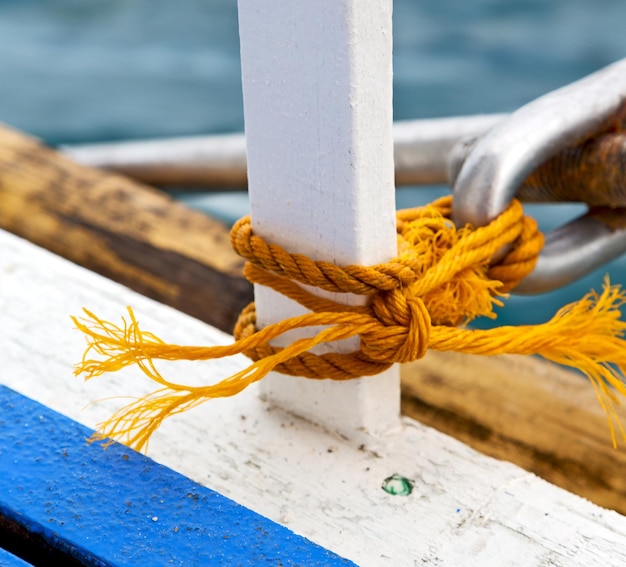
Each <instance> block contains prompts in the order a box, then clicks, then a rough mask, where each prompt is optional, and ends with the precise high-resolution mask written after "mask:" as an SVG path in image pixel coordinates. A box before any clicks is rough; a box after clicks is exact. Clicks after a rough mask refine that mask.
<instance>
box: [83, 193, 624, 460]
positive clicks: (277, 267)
mask: <svg viewBox="0 0 626 567" xmlns="http://www.w3.org/2000/svg"><path fill="white" fill-rule="evenodd" d="M451 202H452V201H451V198H444V199H440V200H438V201H436V202H434V203H432V204H431V205H428V206H426V207H420V208H416V209H410V210H406V211H400V212H399V213H398V256H397V257H396V258H394V259H393V260H391V261H390V262H386V263H384V264H379V265H376V266H369V267H365V266H337V265H335V264H332V263H330V262H320V261H317V262H316V261H313V260H311V259H310V258H308V257H306V256H303V255H299V254H289V253H288V252H287V251H286V250H284V249H283V248H281V247H280V246H277V245H273V244H267V243H266V242H265V241H264V240H263V239H262V238H260V237H259V236H257V235H255V234H254V233H253V231H252V228H251V225H250V219H249V218H244V219H241V220H240V221H239V222H238V223H237V224H236V225H235V226H234V227H233V230H232V233H231V237H232V238H231V241H232V245H233V248H234V249H235V251H236V252H237V253H238V254H240V255H241V256H242V257H244V258H245V259H246V260H247V261H248V263H247V265H246V268H245V272H244V273H245V275H246V277H247V278H248V279H249V280H250V281H251V282H253V283H257V284H261V285H265V286H269V287H271V288H273V289H274V290H276V291H278V292H280V293H282V294H283V295H285V296H287V297H289V298H291V299H293V300H295V301H297V302H298V303H300V304H302V305H303V306H304V307H306V308H307V309H308V310H309V311H310V313H307V314H305V315H301V316H299V317H292V318H290V319H287V320H284V321H280V322H278V323H275V324H273V325H269V326H268V327H265V328H264V329H260V330H258V329H257V328H256V325H255V323H256V315H255V311H254V304H251V305H249V306H248V307H247V308H246V309H244V311H243V312H242V314H241V315H240V318H239V321H238V322H237V325H236V328H235V338H236V342H235V343H234V344H232V345H227V346H210V347H207V346H195V347H192V346H181V345H172V344H167V343H165V342H163V341H162V340H161V339H159V338H158V337H156V336H155V335H153V334H152V333H149V332H146V331H142V330H140V329H139V325H138V323H137V320H136V318H135V315H134V313H133V311H132V309H131V308H130V307H129V308H128V314H129V319H128V320H126V319H124V318H123V324H122V326H117V325H114V324H112V323H109V322H107V321H103V320H101V319H99V318H98V317H97V316H96V315H94V314H93V313H91V312H89V311H87V310H85V314H86V317H84V318H82V319H80V320H79V319H77V318H73V320H74V323H75V324H76V326H77V327H78V329H80V330H81V331H82V332H83V333H84V334H85V335H86V337H87V341H88V347H87V350H86V351H85V354H84V356H83V359H82V361H81V362H80V363H79V364H78V365H77V368H76V374H81V373H84V374H85V375H86V378H87V379H89V378H92V377H94V376H99V375H101V374H103V373H105V372H111V371H116V370H119V369H121V368H124V367H125V366H128V365H130V364H137V365H138V366H139V367H140V368H141V369H142V371H143V372H144V373H145V374H146V375H147V376H148V377H149V378H151V379H152V380H154V381H155V382H157V383H158V384H159V385H160V386H161V387H160V389H159V390H157V391H155V392H153V393H151V394H149V395H147V396H145V397H143V398H141V399H138V400H136V401H135V402H134V403H132V404H130V405H129V406H126V407H124V408H121V409H120V410H118V411H117V412H116V413H115V414H114V415H113V416H112V417H111V418H110V419H109V420H107V421H106V422H105V423H104V424H102V425H101V427H100V428H99V432H98V433H96V435H95V438H96V439H118V440H120V441H121V442H123V443H126V444H128V445H130V446H132V447H134V448H136V449H138V450H141V449H144V448H146V447H147V443H148V440H149V438H150V436H151V435H152V433H153V432H154V431H155V430H156V429H157V428H158V427H159V425H160V424H161V423H162V422H163V420H164V419H165V418H167V417H169V416H171V415H174V414H176V413H180V412H183V411H186V410H188V409H190V408H192V407H195V406H197V405H199V404H201V403H203V402H205V401H207V400H209V399H211V398H217V397H226V396H232V395H235V394H237V393H239V392H241V391H242V390H243V389H244V388H246V387H247V386H249V385H250V384H252V383H253V382H257V381H258V380H261V379H262V378H263V377H264V376H266V375H267V374H268V373H269V372H271V371H279V372H283V373H286V374H291V375H296V376H304V377H307V378H311V379H333V380H349V379H352V378H356V377H359V376H369V375H373V374H377V373H379V372H381V371H382V370H384V369H385V368H387V367H389V366H390V365H391V364H394V363H396V362H409V361H412V360H416V359H418V358H421V357H422V356H424V354H425V353H426V350H427V349H434V350H439V351H446V350H455V351H459V352H465V353H472V354H482V355H494V354H504V353H509V354H526V355H527V354H539V355H541V356H543V357H544V358H546V359H548V360H552V361H554V362H557V363H559V364H565V365H569V366H572V367H576V368H579V369H580V370H581V371H583V372H584V373H585V374H586V375H587V376H588V377H589V379H590V381H591V382H592V384H593V386H594V388H595V391H596V393H597V395H598V398H599V400H600V403H601V404H602V407H603V408H604V409H605V411H606V412H607V415H608V418H609V425H610V429H611V433H612V437H613V443H614V445H615V433H614V423H615V424H617V425H618V427H620V429H621V424H620V423H619V420H618V419H617V414H616V411H615V405H614V404H616V403H618V398H617V397H616V393H620V394H623V395H626V386H625V385H624V382H623V381H622V380H623V372H624V368H626V342H625V341H624V332H625V330H626V323H624V322H623V321H621V320H620V315H621V313H620V311H619V308H620V307H621V305H623V304H624V303H625V302H626V295H625V294H624V293H623V292H622V291H621V290H620V289H619V288H618V287H612V286H610V285H609V284H608V282H606V284H605V286H604V290H603V292H602V293H601V294H597V293H595V292H591V293H590V294H588V295H586V296H585V297H584V298H583V299H581V300H580V301H578V302H577V303H573V304H571V305H568V306H566V307H564V308H562V309H561V310H560V311H559V312H558V313H557V314H556V315H555V316H554V317H553V318H552V319H551V320H550V321H548V322H547V323H544V324H542V325H530V326H519V327H510V326H507V327H499V328H494V329H490V330H471V329H467V328H465V327H464V326H463V325H465V324H466V323H468V322H469V321H471V320H472V319H473V318H475V317H478V316H487V317H491V318H495V314H494V312H493V307H494V305H502V302H501V300H500V298H501V297H503V296H504V294H505V293H506V292H507V291H508V290H510V289H512V288H513V287H515V285H516V284H517V283H518V282H519V281H520V280H521V279H523V278H524V276H526V275H527V274H528V273H530V271H532V269H533V267H534V265H535V263H536V260H537V256H538V254H539V252H540V250H541V247H542V246H543V236H542V235H541V233H540V232H539V231H538V229H537V225H536V223H535V222H534V221H533V220H532V219H529V218H527V217H524V216H523V210H522V207H521V205H520V204H519V203H518V202H517V201H515V202H513V204H512V205H511V206H510V207H509V209H507V210H506V211H505V212H504V213H502V214H501V215H500V216H499V217H498V218H497V219H495V220H494V221H493V222H492V223H491V224H489V225H488V226H485V227H481V228H477V229H473V228H471V227H469V226H467V227H462V228H459V229H457V228H456V227H455V226H454V224H453V223H452V221H451V220H450V218H449V217H450V209H451ZM504 246H509V247H510V246H512V247H513V248H512V251H511V252H510V253H509V254H508V255H507V256H506V258H504V260H502V261H501V262H500V263H498V264H497V265H495V266H490V265H489V262H490V259H491V258H492V257H493V255H494V253H495V252H496V251H498V250H501V249H502V248H503V247H504ZM299 284H306V285H308V286H315V287H318V288H321V289H324V290H327V291H333V292H345V293H356V294H362V295H367V296H369V297H370V299H369V301H368V303H367V305H364V306H348V305H344V304H341V303H338V302H335V301H332V300H329V299H323V298H320V297H317V296H314V295H313V294H311V293H309V292H308V291H306V290H305V289H304V288H303V287H301V285H299ZM459 325H461V327H459ZM319 326H322V327H323V328H322V330H321V331H318V332H317V334H315V335H314V336H312V337H309V338H303V339H299V340H296V341H294V342H293V343H292V344H290V345H289V346H287V347H274V346H272V345H271V341H272V340H274V339H275V338H277V337H279V336H280V335H282V334H284V333H286V332H288V331H291V330H293V329H298V328H304V327H319ZM357 335H358V336H359V337H360V348H359V350H357V351H355V352H352V353H326V354H322V355H315V354H312V353H311V352H310V350H311V349H312V348H313V347H314V346H316V345H319V344H321V343H326V342H331V341H336V340H341V339H346V338H350V337H354V336H357ZM238 353H245V354H246V355H247V356H249V357H250V358H251V359H252V360H253V362H252V364H251V365H250V366H248V368H246V369H245V370H242V371H240V372H238V373H236V374H234V375H233V376H230V377H229V378H226V379H224V380H222V381H221V382H219V383H217V384H213V385H208V386H199V387H198V386H185V385H181V384H176V383H173V382H170V381H168V380H166V379H165V378H164V377H163V376H162V375H161V374H160V372H159V371H158V370H157V369H156V367H155V365H154V362H153V361H154V360H156V359H161V360H181V359H184V360H209V359H214V358H221V357H225V356H231V355H233V354H238ZM621 431H622V435H624V431H623V429H621Z"/></svg>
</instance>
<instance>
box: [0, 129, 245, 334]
mask: <svg viewBox="0 0 626 567" xmlns="http://www.w3.org/2000/svg"><path fill="white" fill-rule="evenodd" d="M0 228H3V229H5V230H8V231H10V232H13V233H14V234H17V235H19V236H22V237H24V238H26V239H28V240H30V241H31V242H34V243H36V244H38V245H40V246H42V247H44V248H47V249H48V250H51V251H53V252H55V253H57V254H59V255H61V256H63V257H65V258H68V259H70V260H72V261H74V262H76V263H77V264H80V265H82V266H85V267H87V268H89V269H90V270H93V271H95V272H98V273H100V274H103V275H105V276H107V277H109V278H111V279H113V280H117V281H119V282H121V283H123V284H125V285H127V286H128V287H130V288H132V289H134V290H137V291H139V292H141V293H143V294H145V295H147V296H149V297H152V298H154V299H156V300H158V301H160V302H162V303H165V304H167V305H171V306H173V307H175V308H177V309H179V310H181V311H183V312H185V313H189V314H191V315H193V316H195V317H197V318H199V319H201V320H203V321H206V322H207V323H210V324H212V325H214V326H215V327H218V328H220V329H223V330H226V331H229V332H230V331H231V330H232V327H233V324H234V322H235V319H236V317H237V313H238V312H239V311H240V310H241V308H243V307H244V306H245V305H246V304H247V303H248V302H249V301H251V300H252V287H251V286H250V285H249V284H248V282H247V281H245V280H244V279H243V278H242V277H241V269H242V265H243V263H242V261H241V259H240V258H239V257H238V256H236V255H235V253H234V252H233V251H232V250H231V248H230V244H229V235H228V229H227V228H226V227H225V226H224V225H223V224H221V223H220V222H218V221H216V220H214V219H211V218H210V217H208V216H206V215H204V214H202V213H199V212H196V211H193V210H191V209H189V208H187V207H185V206H184V205H182V204H181V203H178V202H176V201H174V200H172V199H171V198H170V197H169V196H168V195H167V194H165V193H163V192H161V191H158V190H156V189H153V188H150V187H148V186H146V185H141V184H139V183H136V182H134V181H131V180H129V179H127V178H125V177H122V176H119V175H115V174H111V173H105V172H102V171H99V170H96V169H91V168H87V167H84V166H80V165H78V164H75V163H73V162H72V161H70V160H69V159H67V158H64V157H63V156H61V155H60V154H59V153H57V152H55V151H53V150H51V149H50V148H47V147H45V146H43V145H42V144H40V143H39V142H38V141H37V140H34V139H33V138H30V137H28V136H25V135H24V134H21V133H19V132H17V131H15V130H12V129H10V128H7V127H4V126H1V125H0Z"/></svg>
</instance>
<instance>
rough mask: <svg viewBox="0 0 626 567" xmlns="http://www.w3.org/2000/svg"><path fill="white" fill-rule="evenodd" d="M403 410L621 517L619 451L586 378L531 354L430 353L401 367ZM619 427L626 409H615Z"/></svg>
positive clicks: (623, 462)
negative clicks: (613, 442)
mask: <svg viewBox="0 0 626 567" xmlns="http://www.w3.org/2000/svg"><path fill="white" fill-rule="evenodd" d="M402 412H403V413H404V414H406V415H409V416H411V417H412V418H413V419H416V420H417V421H420V422H422V423H425V424H427V425H430V426H432V427H434V428H435V429H438V430H439V431H442V432H444V433H447V434H448V435H451V436H452V437H456V438H457V439H459V440H461V441H463V442H464V443H466V444H468V445H470V446H471V447H473V448H474V449H477V450H479V451H480V452H482V453H484V454H486V455H489V456H492V457H496V458H498V459H502V460H507V461H511V462H513V463H515V464H516V465H519V466H521V467H522V468H524V469H526V470H529V471H532V472H534V473H535V474H537V475H538V476H541V477H542V478H545V479H547V480H549V481H550V482H551V483H553V484H556V485H557V486H560V487H562V488H565V489H567V490H569V491H570V492H574V493H576V494H579V495H581V496H584V497H585V498H587V499H589V500H591V501H592V502H595V503H596V504H600V505H601V506H604V507H606V508H612V509H614V510H617V511H619V512H620V513H622V514H626V478H625V477H624V470H626V449H625V447H624V445H625V443H624V440H623V439H622V438H621V436H620V434H619V432H618V434H617V435H618V445H619V446H620V447H619V448H618V449H617V450H616V449H613V447H612V445H611V438H610V430H609V426H608V423H607V418H606V414H605V413H604V411H603V410H602V408H601V406H600V404H599V402H598V400H597V398H596V396H595V393H594V391H593V388H592V387H591V385H590V384H589V382H588V381H587V379H586V378H584V377H583V376H582V375H579V374H576V373H574V372H572V371H569V370H565V369H562V368H560V367H558V366H556V365H554V364H551V363H548V362H545V361H543V360H541V359H538V358H534V357H523V356H512V355H503V356H492V357H482V356H475V355H468V354H459V353H453V352H446V353H438V352H429V353H428V355H427V356H426V357H425V358H424V359H422V360H420V361H417V362H414V363H411V364H405V365H403V368H402ZM618 413H619V416H620V419H621V421H622V423H623V424H626V408H625V407H623V406H622V407H620V408H618Z"/></svg>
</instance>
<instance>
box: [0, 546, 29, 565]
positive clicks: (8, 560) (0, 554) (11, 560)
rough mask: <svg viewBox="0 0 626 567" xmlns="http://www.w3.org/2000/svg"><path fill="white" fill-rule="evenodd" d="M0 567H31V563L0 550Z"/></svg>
mask: <svg viewBox="0 0 626 567" xmlns="http://www.w3.org/2000/svg"><path fill="white" fill-rule="evenodd" d="M0 567H31V563H26V561H22V560H21V559H20V558H19V557H15V555H13V554H12V553H9V552H8V551H5V550H4V549H0Z"/></svg>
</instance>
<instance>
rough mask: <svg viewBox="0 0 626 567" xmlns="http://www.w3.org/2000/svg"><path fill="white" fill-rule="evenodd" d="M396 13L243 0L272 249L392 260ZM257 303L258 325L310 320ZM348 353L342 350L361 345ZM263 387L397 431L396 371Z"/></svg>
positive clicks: (305, 411)
mask: <svg viewBox="0 0 626 567" xmlns="http://www.w3.org/2000/svg"><path fill="white" fill-rule="evenodd" d="M391 14H392V0H377V1H376V2H360V1H357V0H315V1H314V2H313V1H308V2H307V1H293V0H239V26H240V36H241V60H242V72H243V93H244V112H245V130H246V139H247V153H248V177H249V191H250V205H251V214H252V223H253V228H254V230H255V231H256V232H257V233H258V234H260V235H262V236H263V237H264V238H265V239H266V240H267V241H269V242H273V243H277V244H280V245H282V246H283V247H285V248H286V249H287V250H289V251H290V252H298V253H302V254H306V255H308V256H309V257H311V258H313V259H317V260H321V259H324V260H329V261H332V262H335V263H337V264H340V265H346V264H362V265H368V264H374V263H378V262H383V261H386V260H389V259H390V258H392V257H393V256H394V255H395V253H396V236H395V215H394V208H395V207H394V179H393V177H394V171H393V134H392V120H393V117H392V59H391V54H392V36H391ZM255 296H256V302H257V315H258V320H259V324H260V325H261V326H264V325H267V324H269V323H272V322H274V321H277V320H282V319H284V318H286V317H290V316H293V315H296V314H300V313H302V312H303V310H302V308H301V307H300V306H298V305H296V304H294V303H293V302H291V301H289V300H286V299H285V298H283V297H281V296H279V295H278V294H276V293H274V292H273V291H271V290H267V289H265V288H263V287H260V286H257V288H256V289H255ZM335 297H336V298H338V300H339V301H343V302H346V303H348V302H352V303H353V304H354V303H356V302H359V301H363V299H362V298H359V297H356V296H350V297H346V296H345V295H343V294H338V295H336V296H335ZM291 339H293V336H292V337H291ZM345 343H349V344H338V345H334V347H333V348H337V349H345V350H347V351H350V350H354V349H355V348H356V345H357V344H358V343H357V341H356V340H351V341H345ZM262 388H263V392H264V395H265V396H267V398H268V399H270V400H272V401H273V402H274V403H276V404H277V405H279V406H281V407H282V408H284V409H287V410H289V411H291V412H293V413H295V414H298V415H300V416H302V417H305V418H307V419H310V420H312V421H314V422H316V423H318V424H320V425H322V426H324V427H326V428H328V429H330V430H331V431H335V432H338V433H340V434H342V435H345V436H348V437H350V438H353V439H355V438H357V437H359V436H360V435H361V434H362V433H363V432H365V433H366V434H367V435H379V434H381V433H383V432H385V431H387V430H389V429H390V428H392V427H393V426H394V425H395V424H397V423H398V416H399V402H400V394H399V374H398V371H397V369H395V368H394V369H390V370H389V371H387V372H385V373H383V374H381V375H378V376H375V377H367V378H362V379H358V380H353V381H349V382H343V383H338V382H332V381H328V380H322V381H319V380H316V381H313V380H306V379H303V378H293V377H288V376H283V375H280V374H274V375H272V376H270V377H268V378H267V379H266V380H265V381H264V385H263V386H262Z"/></svg>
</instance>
